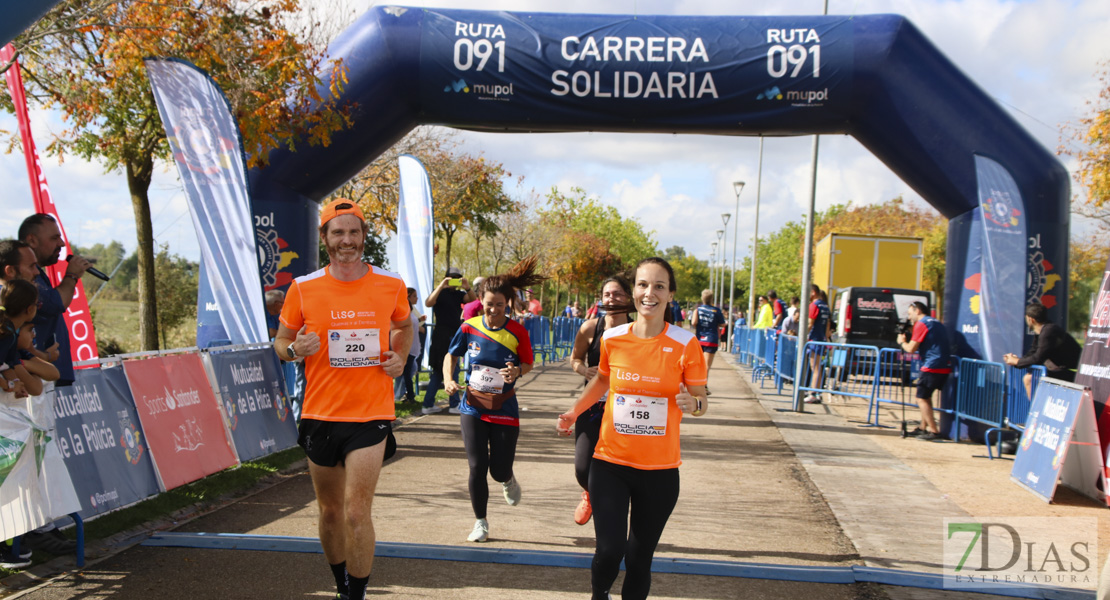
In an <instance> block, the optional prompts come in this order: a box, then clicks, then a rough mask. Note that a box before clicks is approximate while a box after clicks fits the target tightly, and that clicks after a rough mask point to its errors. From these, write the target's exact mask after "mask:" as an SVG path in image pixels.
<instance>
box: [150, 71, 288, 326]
mask: <svg viewBox="0 0 1110 600" xmlns="http://www.w3.org/2000/svg"><path fill="white" fill-rule="evenodd" d="M145 62H146V69H147V75H148V77H149V78H150V85H151V89H152V90H153V91H154V99H155V100H156V101H157V103H158V113H159V114H160V115H161V117H162V124H163V126H164V127H165V129H166V138H167V140H168V141H169V144H170V149H171V151H172V152H173V157H174V162H175V163H176V164H177V170H178V173H179V174H180V175H181V181H182V182H183V184H184V186H185V197H186V199H187V200H188V204H189V214H190V215H192V217H193V225H194V226H195V227H196V231H197V239H198V240H199V242H200V250H201V259H202V261H203V262H204V267H205V268H204V270H203V271H202V273H203V274H205V275H206V277H207V282H208V286H209V287H210V289H211V291H212V295H213V297H214V298H215V302H216V304H217V305H218V307H219V311H220V319H221V322H222V324H223V327H224V330H225V331H226V332H227V336H228V338H229V339H231V341H232V343H234V344H249V343H259V342H265V341H266V340H267V339H269V337H268V336H267V335H266V319H265V306H264V303H263V299H262V281H261V279H260V277H259V272H258V268H257V257H258V250H257V248H256V247H255V231H254V227H253V226H252V225H253V218H252V214H251V206H250V193H249V190H248V189H247V172H246V164H245V161H244V159H243V150H242V144H241V143H240V139H239V128H238V126H237V125H236V123H235V119H234V118H233V117H232V115H231V110H230V108H229V106H228V103H227V99H226V98H225V97H224V95H223V92H221V91H220V88H219V86H217V85H216V83H215V82H214V81H212V79H211V78H209V77H208V75H207V74H206V73H205V72H203V71H201V70H200V69H197V68H196V67H195V66H193V65H192V64H190V63H187V62H185V61H180V60H159V59H147V60H146V61H145Z"/></svg>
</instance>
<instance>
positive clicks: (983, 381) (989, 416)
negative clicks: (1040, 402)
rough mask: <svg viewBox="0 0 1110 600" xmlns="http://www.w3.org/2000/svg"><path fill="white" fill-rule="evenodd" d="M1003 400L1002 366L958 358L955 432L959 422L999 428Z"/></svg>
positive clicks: (1004, 387)
mask: <svg viewBox="0 0 1110 600" xmlns="http://www.w3.org/2000/svg"><path fill="white" fill-rule="evenodd" d="M1005 403H1006V366H1005V365H1003V364H1001V363H996V362H990V361H986V360H978V359H974V358H961V359H960V361H959V371H958V373H957V375H956V412H955V417H956V431H959V430H960V422H961V421H972V422H975V423H982V424H984V425H987V426H989V427H1001V426H1002V418H1003V416H1004V415H1005V414H1006V413H1005Z"/></svg>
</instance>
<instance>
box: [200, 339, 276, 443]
mask: <svg viewBox="0 0 1110 600" xmlns="http://www.w3.org/2000/svg"><path fill="white" fill-rule="evenodd" d="M208 359H209V360H210V361H211V363H212V372H213V373H214V374H215V377H216V381H217V382H219V388H220V391H219V400H220V406H221V408H222V412H223V418H224V424H225V425H226V426H227V430H228V431H229V432H231V438H232V440H233V441H234V442H235V451H236V453H237V454H238V455H239V460H240V462H242V461H248V460H252V459H255V458H259V457H262V456H266V455H267V454H272V453H274V452H277V451H279V450H285V449H286V448H291V447H293V446H295V445H296V444H297V425H296V419H295V418H294V417H293V410H292V404H291V403H290V401H289V397H288V396H287V395H286V393H285V384H284V382H283V378H282V375H281V372H280V371H279V367H278V364H277V357H276V356H275V355H274V351H273V350H270V349H265V348H264V349H258V350H240V351H235V352H218V353H210V354H209V355H208Z"/></svg>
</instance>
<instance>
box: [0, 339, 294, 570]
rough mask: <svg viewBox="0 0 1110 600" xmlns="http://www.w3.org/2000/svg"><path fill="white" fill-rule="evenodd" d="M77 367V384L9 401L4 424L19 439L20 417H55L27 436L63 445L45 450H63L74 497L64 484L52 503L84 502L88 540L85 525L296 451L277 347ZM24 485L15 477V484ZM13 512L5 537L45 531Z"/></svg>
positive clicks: (4, 515)
mask: <svg viewBox="0 0 1110 600" xmlns="http://www.w3.org/2000/svg"><path fill="white" fill-rule="evenodd" d="M75 367H77V370H76V374H75V381H74V383H73V385H72V386H67V387H62V388H58V389H57V390H53V391H51V392H49V393H47V394H43V395H42V396H36V397H32V398H31V399H15V398H14V397H12V396H11V394H6V393H5V394H6V395H2V394H0V399H2V400H3V402H2V404H3V406H2V411H0V423H2V424H3V426H4V427H5V428H7V430H8V431H9V433H11V432H12V431H13V429H12V427H13V425H17V424H19V422H20V419H19V417H18V412H13V411H14V410H16V409H18V407H19V406H21V405H24V404H26V405H30V404H32V403H33V401H39V400H41V403H40V404H41V405H42V406H43V407H44V408H42V409H40V410H39V411H38V412H40V413H45V414H48V415H49V416H50V417H52V418H51V419H50V425H49V429H44V428H45V427H46V426H45V425H43V426H36V427H37V428H38V429H42V431H41V432H39V433H35V432H36V429H35V428H34V427H30V428H28V433H27V435H26V436H24V437H21V438H19V439H20V440H23V442H21V443H23V445H26V443H28V442H30V443H35V444H37V443H38V442H35V440H39V441H41V440H43V439H48V440H54V441H51V442H49V443H48V444H47V445H46V446H45V447H46V448H47V450H48V451H51V452H52V451H55V450H56V451H57V453H58V456H59V465H58V468H57V470H55V471H54V472H55V473H59V472H64V473H65V474H66V475H67V481H66V482H65V483H66V486H68V492H67V490H65V489H62V487H58V486H55V489H54V490H53V491H52V492H51V493H50V494H49V498H51V499H54V498H57V497H59V495H63V496H64V495H65V494H67V493H72V494H74V495H75V498H74V503H75V506H74V508H75V509H77V508H79V510H77V511H76V512H75V514H74V515H72V516H74V517H75V522H77V523H78V524H79V528H78V538H79V542H83V535H82V534H83V531H82V530H81V528H80V524H81V523H82V522H83V520H87V519H91V518H95V517H97V516H99V515H101V514H105V513H108V512H111V511H114V510H118V509H120V508H124V507H126V506H129V505H131V504H134V503H137V502H140V501H142V500H145V499H147V498H150V497H152V496H154V495H157V494H159V493H161V492H164V491H166V490H168V489H172V488H174V487H177V486H180V485H184V484H186V483H190V482H192V481H196V480H198V479H200V478H202V477H205V476H207V475H210V474H212V473H215V472H217V471H220V470H222V469H225V468H228V467H233V466H236V465H238V464H240V463H241V462H244V461H247V460H253V459H256V458H259V457H262V456H265V455H268V454H272V453H274V452H278V451H281V450H285V449H287V448H290V447H292V446H294V445H296V441H297V430H296V423H295V419H294V418H293V416H292V411H291V408H292V406H291V402H290V400H289V397H288V395H287V394H286V393H285V382H284V377H283V374H282V369H281V368H280V366H279V362H278V359H277V357H276V356H275V355H274V352H273V349H272V348H271V346H270V344H269V343H264V344H255V345H240V346H220V347H216V348H212V349H211V350H209V351H200V350H198V349H197V348H179V349H174V350H166V351H159V352H136V353H131V354H124V355H118V356H112V357H106V358H103V359H98V360H95V361H85V362H81V363H77V364H75ZM13 415H15V416H13ZM24 420H25V421H26V419H24ZM13 435H15V434H13ZM28 436H29V437H28ZM8 437H10V436H8ZM21 447H22V446H21ZM24 454H26V453H23V454H19V455H18V456H17V459H18V458H20V457H22V456H24ZM29 454H30V455H31V456H34V454H35V453H34V452H31V453H29ZM17 462H18V460H17ZM15 466H18V465H14V464H13V467H15ZM47 466H48V465H47ZM47 471H48V469H47ZM19 481H20V479H19V477H11V476H9V477H8V478H7V479H6V480H5V483H7V484H13V483H17V482H19ZM16 491H17V492H19V493H20V494H22V495H23V496H26V497H31V495H30V494H29V493H28V491H27V490H25V489H20V490H16ZM7 508H11V507H10V506H8V507H7ZM68 512H69V511H68V510H59V511H54V512H53V513H52V514H49V515H46V518H48V519H54V518H57V517H60V516H64V515H65V514H68ZM13 515H15V516H16V517H18V514H16V513H14V512H11V511H0V536H3V539H7V538H14V537H16V536H19V535H22V534H23V533H25V532H26V531H29V530H30V529H33V528H35V527H38V526H39V525H41V523H39V524H37V525H36V524H34V522H32V520H28V519H23V518H13ZM37 520H41V519H34V520H33V521H37ZM78 564H79V565H80V564H83V554H79V556H78Z"/></svg>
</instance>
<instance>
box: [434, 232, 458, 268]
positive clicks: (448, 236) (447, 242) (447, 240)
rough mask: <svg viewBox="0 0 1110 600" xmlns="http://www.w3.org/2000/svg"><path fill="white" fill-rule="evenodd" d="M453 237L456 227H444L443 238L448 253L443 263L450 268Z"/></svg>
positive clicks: (444, 256)
mask: <svg viewBox="0 0 1110 600" xmlns="http://www.w3.org/2000/svg"><path fill="white" fill-rule="evenodd" d="M453 239H455V228H454V227H452V228H451V229H448V228H446V227H444V228H443V240H444V242H445V245H446V246H447V250H446V251H445V252H446V253H445V254H444V255H443V258H444V260H446V261H447V262H446V263H444V265H443V266H444V267H445V269H450V268H451V266H452V265H451V241H452V240H453ZM433 279H434V278H433Z"/></svg>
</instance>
